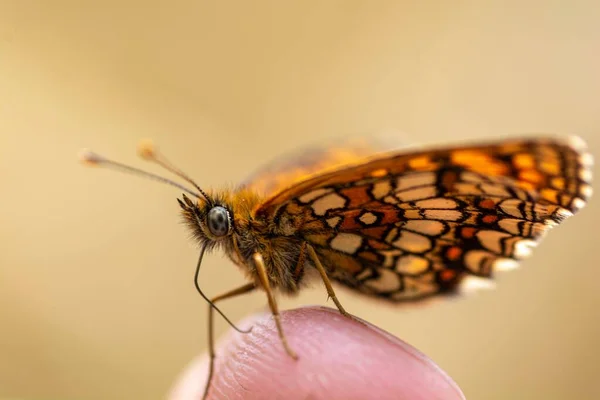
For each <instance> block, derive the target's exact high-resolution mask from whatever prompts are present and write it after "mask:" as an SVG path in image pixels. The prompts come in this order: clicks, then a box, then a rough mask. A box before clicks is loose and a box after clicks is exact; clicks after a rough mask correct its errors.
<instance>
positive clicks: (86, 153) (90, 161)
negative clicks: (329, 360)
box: [77, 149, 104, 166]
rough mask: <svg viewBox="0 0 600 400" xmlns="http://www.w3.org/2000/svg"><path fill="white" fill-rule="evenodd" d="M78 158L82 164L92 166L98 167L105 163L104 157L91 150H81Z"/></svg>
mask: <svg viewBox="0 0 600 400" xmlns="http://www.w3.org/2000/svg"><path fill="white" fill-rule="evenodd" d="M77 158H78V159H79V161H80V162H81V163H82V164H85V165H90V166H94V165H98V164H100V163H101V162H102V161H104V158H103V157H102V156H100V155H98V154H96V153H94V152H93V151H92V150H90V149H81V150H80V151H79V154H78V155H77Z"/></svg>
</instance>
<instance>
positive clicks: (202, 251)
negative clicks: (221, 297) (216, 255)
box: [194, 246, 250, 333]
mask: <svg viewBox="0 0 600 400" xmlns="http://www.w3.org/2000/svg"><path fill="white" fill-rule="evenodd" d="M205 251H206V246H203V247H202V249H201V250H200V256H198V264H196V273H195V274H194V285H196V290H197V291H198V293H200V296H202V298H203V299H204V300H206V302H207V303H208V304H210V306H211V307H212V308H214V309H215V310H216V311H217V312H218V313H219V314H221V317H223V319H224V320H225V321H227V323H228V324H229V325H230V326H231V327H232V328H233V329H235V330H236V331H238V332H240V333H249V332H250V329H249V330H243V329H240V328H238V327H237V326H235V324H234V323H233V322H231V320H230V319H229V318H227V317H226V316H225V314H223V312H222V311H221V310H220V309H219V307H217V306H216V305H215V303H213V302H212V301H210V299H209V298H208V297H207V296H206V295H205V294H204V292H203V291H202V289H200V283H199V282H198V276H199V275H200V265H202V259H203V258H204V252H205Z"/></svg>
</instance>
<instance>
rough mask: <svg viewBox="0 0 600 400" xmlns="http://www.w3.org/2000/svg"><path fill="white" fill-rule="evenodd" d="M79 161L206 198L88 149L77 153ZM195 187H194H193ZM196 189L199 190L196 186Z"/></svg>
mask: <svg viewBox="0 0 600 400" xmlns="http://www.w3.org/2000/svg"><path fill="white" fill-rule="evenodd" d="M79 159H80V160H81V162H83V163H84V164H86V165H90V166H98V165H102V166H105V167H109V168H113V169H117V170H120V171H123V172H127V173H130V174H133V175H138V176H143V177H145V178H149V179H153V180H155V181H158V182H162V183H166V184H167V185H171V186H175V187H176V188H179V189H181V190H183V191H184V192H186V193H188V194H191V195H192V196H194V197H197V198H199V199H200V198H202V197H205V198H207V197H206V195H205V194H204V192H202V191H200V193H196V192H194V191H192V190H190V189H188V188H187V187H185V186H183V185H180V184H179V183H177V182H175V181H172V180H171V179H168V178H165V177H162V176H160V175H156V174H153V173H151V172H147V171H144V170H141V169H138V168H135V167H130V166H129V165H126V164H121V163H120V162H117V161H113V160H110V159H108V158H106V157H103V156H101V155H100V154H97V153H94V152H93V151H91V150H88V149H84V150H82V151H81V152H80V153H79ZM194 186H196V185H194ZM196 188H197V189H199V188H198V187H197V186H196Z"/></svg>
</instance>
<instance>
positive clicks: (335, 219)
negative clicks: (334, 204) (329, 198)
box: [327, 216, 342, 228]
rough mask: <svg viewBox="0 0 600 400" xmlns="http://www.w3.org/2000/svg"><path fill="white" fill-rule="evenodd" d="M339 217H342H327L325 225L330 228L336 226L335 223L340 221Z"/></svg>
mask: <svg viewBox="0 0 600 400" xmlns="http://www.w3.org/2000/svg"><path fill="white" fill-rule="evenodd" d="M341 219H342V217H340V216H336V217H331V218H328V219H327V225H329V226H330V227H332V228H335V227H336V226H337V224H339V223H340V220H341Z"/></svg>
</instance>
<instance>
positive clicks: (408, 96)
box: [0, 0, 600, 399]
mask: <svg viewBox="0 0 600 400" xmlns="http://www.w3.org/2000/svg"><path fill="white" fill-rule="evenodd" d="M85 3H86V2H81V1H27V2H26V1H17V0H15V1H7V0H4V1H0V185H1V188H0V191H1V197H0V221H1V224H0V241H1V242H0V243H1V244H0V247H1V250H0V396H2V395H4V396H22V397H30V398H48V399H49V398H71V399H74V398H81V399H114V398H140V399H141V398H144V399H159V398H161V397H163V395H164V393H165V392H166V391H167V389H168V388H169V386H170V384H171V382H172V380H173V379H174V377H175V376H176V374H177V373H178V371H180V369H181V368H183V366H184V365H185V364H186V362H187V361H188V360H190V359H191V358H192V357H193V356H194V354H196V353H197V352H199V351H201V350H202V349H204V348H205V328H204V325H205V319H204V318H205V305H204V304H203V303H202V301H201V299H200V298H199V297H198V296H197V295H196V294H195V292H194V290H193V287H192V271H193V267H194V262H195V259H196V251H195V249H194V247H193V245H192V244H191V243H190V242H189V241H188V240H187V232H186V231H185V230H184V229H183V227H182V226H181V225H180V224H179V220H178V216H177V213H178V207H177V204H176V202H175V196H176V195H178V194H179V192H178V191H176V190H171V189H169V188H167V187H164V186H161V185H157V184H152V183H148V182H147V181H143V180H139V179H133V178H131V177H129V176H125V175H120V174H117V173H113V172H109V171H102V170H89V169H85V168H83V167H81V166H80V165H79V164H77V161H76V153H77V151H78V149H79V148H81V147H84V146H90V147H93V148H95V149H96V150H98V151H101V152H103V153H105V154H108V155H111V156H113V157H115V158H117V159H119V160H122V161H125V162H128V163H135V164H136V165H142V162H141V161H138V160H137V159H136V157H135V155H134V148H135V144H136V142H137V141H138V139H139V138H142V137H153V138H154V139H155V140H156V142H158V143H160V144H161V145H162V148H163V150H164V152H166V153H167V154H169V155H170V156H171V158H172V159H174V160H176V161H177V163H178V164H179V165H180V166H181V167H182V168H183V169H185V170H186V171H190V174H191V175H193V176H194V177H195V178H196V179H197V180H198V181H199V182H201V183H202V184H203V185H204V186H206V187H209V186H213V185H222V184H227V183H235V182H238V181H239V180H241V179H243V177H244V176H245V175H247V173H248V172H249V171H250V170H252V169H253V168H255V167H257V166H259V165H260V164H261V163H262V162H263V161H264V160H268V159H270V158H272V157H274V156H277V155H280V154H282V153H283V152H285V151H290V150H294V149H296V148H298V147H301V146H305V145H311V144H314V143H315V142H316V143H319V141H321V140H323V139H331V138H334V137H339V136H342V135H346V134H359V133H363V132H364V133H375V132H380V131H389V130H399V131H403V132H407V133H406V134H405V135H403V136H402V138H401V139H402V140H403V141H404V142H406V143H426V142H427V143H437V142H445V141H449V140H454V139H464V138H487V137H492V136H496V137H497V136H502V135H506V134H510V135H514V134H518V133H519V132H532V131H533V132H537V131H543V132H559V133H578V134H580V135H581V136H583V137H584V138H585V139H586V140H587V141H588V142H589V144H590V147H591V149H592V152H598V150H600V137H599V136H598V134H599V132H600V112H599V111H600V106H599V94H600V74H599V71H600V24H599V23H598V21H600V6H599V5H598V2H596V1H593V0H590V1H573V2H567V1H526V2H522V1H514V2H511V1H503V2H498V3H497V4H496V5H490V4H492V3H490V2H481V1H470V2H469V1H453V2H449V1H448V2H443V1H439V2H433V1H431V2H411V1H395V2H394V1H387V2H386V1H377V2H366V1H364V2H362V1H323V2H316V1H298V2H277V1H273V2H262V1H260V2H245V1H238V2H233V1H230V2H212V1H197V0H196V1H180V2H175V3H171V4H170V5H169V6H167V5H164V4H166V2H164V4H163V5H156V4H153V3H152V2H148V1H139V2H135V1H131V0H128V1H103V2H88V3H90V4H87V5H86V4H85ZM217 3H218V5H217ZM417 3H418V4H417ZM594 203H595V202H592V204H590V205H589V207H588V208H586V209H585V211H584V212H582V214H581V215H579V216H577V217H576V218H573V219H572V220H569V221H568V222H567V223H565V224H564V226H562V227H560V228H559V229H557V230H556V231H554V232H552V233H551V234H550V235H549V237H548V238H547V240H546V241H545V242H544V243H543V245H542V246H541V247H540V248H538V250H537V251H536V254H535V257H533V258H532V259H530V260H529V261H527V262H526V263H525V265H524V268H522V269H521V270H519V271H518V272H513V273H510V274H503V275H501V276H500V279H499V281H500V282H499V285H498V288H497V290H495V291H492V292H486V293H482V294H479V295H476V296H474V297H471V298H467V299H464V300H459V301H456V302H451V303H443V304H439V305H435V306H432V307H426V308H420V307H417V308H414V309H411V308H408V309H401V310H398V309H396V308H393V307H384V306H383V305H377V304H374V303H372V302H365V301H363V299H362V298H360V297H357V296H353V295H351V294H350V293H348V292H343V293H341V297H342V300H343V302H344V304H345V306H346V308H347V309H348V310H350V311H351V312H353V313H355V314H357V315H359V316H362V317H365V318H367V319H368V320H369V321H371V322H373V323H375V324H377V325H379V326H381V327H383V328H385V329H387V330H389V331H391V332H392V333H394V334H396V335H398V336H400V337H402V338H404V339H405V340H407V341H408V342H410V343H412V344H413V345H415V346H416V347H418V348H419V349H421V350H422V351H424V352H426V353H427V354H429V355H430V356H431V357H432V358H433V359H434V360H436V361H437V362H438V363H439V364H440V365H441V366H442V367H443V368H444V369H445V370H447V371H448V372H449V373H450V375H451V376H452V377H454V378H455V379H456V381H457V382H458V383H459V384H460V385H461V387H462V388H463V389H464V392H465V394H466V396H467V397H468V398H469V399H507V398H511V399H538V398H539V399H575V398H576V399H595V398H600V389H599V387H600V386H599V385H598V383H597V375H598V373H597V368H598V357H599V356H600V346H599V343H598V341H599V339H598V338H599V335H600V318H599V316H600V315H599V313H598V309H599V308H600V290H599V284H598V264H597V262H598V256H597V252H598V241H597V239H596V237H597V229H598V226H599V225H598V224H599V222H600V220H599V216H600V208H599V207H598V206H597V204H594ZM202 280H203V282H204V287H205V289H206V290H207V291H208V292H209V293H211V294H215V293H219V292H222V291H224V290H226V289H228V288H232V287H233V286H235V285H237V284H239V283H241V282H242V278H241V274H240V273H239V272H238V271H237V270H236V268H235V267H233V266H232V265H231V264H230V263H229V262H228V261H226V260H224V259H222V258H221V257H220V256H219V255H214V256H211V257H210V258H209V259H207V260H206V263H205V266H204V271H203V272H202ZM324 301H325V293H324V290H323V289H322V288H321V287H320V286H319V285H317V286H316V287H315V288H314V289H313V290H311V291H307V292H306V293H304V294H302V295H301V296H300V297H299V298H297V299H294V300H284V301H283V303H282V304H283V306H284V307H294V306H299V305H301V304H307V303H321V304H322V303H323V302H324ZM264 304H265V299H264V298H263V297H262V296H261V295H260V294H256V295H252V296H250V297H249V298H247V299H246V300H241V301H235V300H233V301H230V302H228V303H227V304H225V305H224V308H225V310H226V311H227V313H228V314H229V315H230V316H231V317H233V319H234V320H235V319H239V318H241V317H243V316H244V315H247V314H248V313H251V312H254V311H257V310H260V309H262V307H263V306H264ZM219 329H220V332H223V331H224V329H225V326H224V323H222V321H219Z"/></svg>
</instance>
